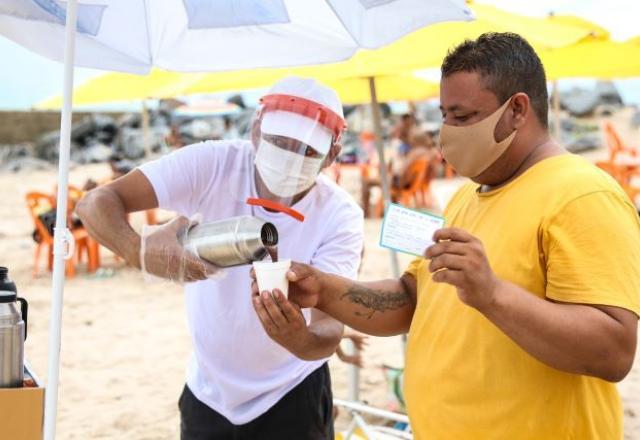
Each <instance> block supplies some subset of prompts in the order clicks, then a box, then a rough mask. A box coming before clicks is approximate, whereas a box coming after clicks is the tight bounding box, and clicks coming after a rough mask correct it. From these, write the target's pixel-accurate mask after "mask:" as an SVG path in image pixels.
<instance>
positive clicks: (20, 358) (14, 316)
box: [0, 267, 28, 388]
mask: <svg viewBox="0 0 640 440" xmlns="http://www.w3.org/2000/svg"><path fill="white" fill-rule="evenodd" d="M16 292H17V291H16V285H15V284H14V283H13V281H11V280H10V279H9V270H8V269H7V268H6V267H0V388H17V387H21V386H22V381H23V380H24V340H25V339H26V338H27V308H28V304H27V301H26V300H25V299H24V298H18V294H17V293H16ZM18 302H19V303H20V309H18V306H17V303H18Z"/></svg>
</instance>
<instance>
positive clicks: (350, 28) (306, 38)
mask: <svg viewBox="0 0 640 440" xmlns="http://www.w3.org/2000/svg"><path fill="white" fill-rule="evenodd" d="M64 3H67V2H62V1H59V0H0V33H1V34H3V35H5V36H7V37H9V38H10V39H12V40H14V41H16V42H18V43H20V44H22V45H23V46H25V47H27V48H29V49H31V50H33V51H35V52H37V53H40V54H42V55H44V56H46V57H48V58H52V59H54V60H57V61H62V59H63V55H64V52H63V47H64V46H63V44H62V42H63V40H64V26H63V24H64V22H65V7H64ZM68 3H71V2H68ZM471 18H472V12H471V11H470V9H469V8H467V7H466V5H465V2H464V0H233V1H231V0H153V1H148V0H80V1H78V10H77V34H76V37H75V39H76V56H75V63H74V64H75V65H76V66H82V67H91V68H97V69H105V70H118V71H126V72H132V73H146V72H148V71H149V69H150V68H151V67H152V66H156V67H161V68H164V69H166V70H178V71H185V72H186V71H190V72H195V71H218V70H236V69H246V68H253V67H258V66H260V67H277V66H294V65H303V64H318V63H326V62H334V61H340V60H345V59H347V58H350V57H351V56H352V55H353V54H354V53H355V52H356V51H357V50H358V49H359V48H368V49H375V48H378V47H380V46H383V45H385V44H388V43H390V42H392V41H394V40H396V39H397V38H399V37H401V36H403V35H405V34H408V33H410V32H412V31H414V30H417V29H419V28H421V27H424V26H425V25H427V24H430V23H435V22H440V21H447V20H463V19H471Z"/></svg>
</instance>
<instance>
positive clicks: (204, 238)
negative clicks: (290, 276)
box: [182, 215, 278, 267]
mask: <svg viewBox="0 0 640 440" xmlns="http://www.w3.org/2000/svg"><path fill="white" fill-rule="evenodd" d="M182 244H183V245H184V247H185V248H187V249H189V250H190V251H192V252H193V253H195V254H197V255H198V256H199V257H200V258H202V259H204V260H207V261H209V262H210V263H213V264H215V265H216V266H219V267H230V266H239V265H242V264H249V263H252V262H254V261H259V260H262V259H263V258H264V257H265V256H266V255H267V253H268V252H269V250H270V249H274V248H275V246H276V245H277V244H278V230H277V229H276V227H275V226H274V225H273V224H272V223H268V222H266V221H264V220H262V219H260V218H257V217H253V216H250V215H245V216H241V217H233V218H229V219H225V220H220V221H216V222H211V223H204V224H201V225H196V226H194V227H193V228H191V229H190V230H189V231H188V232H187V234H186V235H185V237H184V238H183V240H182Z"/></svg>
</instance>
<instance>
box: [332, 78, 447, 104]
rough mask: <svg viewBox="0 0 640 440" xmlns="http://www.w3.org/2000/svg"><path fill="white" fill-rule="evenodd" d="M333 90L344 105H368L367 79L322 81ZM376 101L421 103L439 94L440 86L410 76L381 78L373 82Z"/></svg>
mask: <svg viewBox="0 0 640 440" xmlns="http://www.w3.org/2000/svg"><path fill="white" fill-rule="evenodd" d="M323 82H324V83H325V84H327V85H328V86H330V87H331V88H333V89H334V90H335V91H336V92H337V93H338V96H340V99H341V100H342V102H343V103H344V104H349V105H354V104H368V103H370V102H371V89H370V84H369V80H368V79H367V78H345V79H338V80H334V81H323ZM375 85H376V93H377V98H378V101H381V102H388V101H422V100H425V99H429V98H433V97H436V96H438V95H439V94H440V84H439V83H436V82H432V81H427V80H424V79H420V78H417V77H415V76H412V75H393V76H381V77H377V78H376V80H375Z"/></svg>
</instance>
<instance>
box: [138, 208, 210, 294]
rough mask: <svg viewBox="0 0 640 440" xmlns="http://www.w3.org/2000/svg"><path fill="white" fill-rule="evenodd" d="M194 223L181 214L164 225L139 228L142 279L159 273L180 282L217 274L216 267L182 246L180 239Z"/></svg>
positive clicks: (157, 275) (203, 278)
mask: <svg viewBox="0 0 640 440" xmlns="http://www.w3.org/2000/svg"><path fill="white" fill-rule="evenodd" d="M194 224H195V223H194V222H193V221H190V220H189V219H187V218H186V217H182V216H181V217H176V218H174V219H173V220H171V221H170V222H168V223H165V224H164V225H160V226H148V225H145V226H144V227H143V228H142V242H141V245H140V268H141V269H142V272H143V274H144V275H145V279H147V280H149V279H153V278H155V277H160V278H164V279H168V280H171V281H174V282H178V283H180V282H190V281H199V280H205V279H207V278H210V277H212V276H214V275H219V274H220V272H221V269H220V268H219V267H217V266H215V265H213V264H211V263H209V262H208V261H205V260H203V259H201V258H199V257H198V256H197V255H195V254H193V253H192V252H190V251H189V250H187V249H185V248H184V247H183V246H182V239H183V238H184V236H185V235H186V234H187V231H189V228H191V227H192V226H194Z"/></svg>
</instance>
